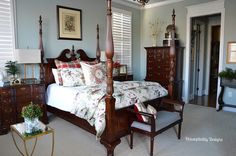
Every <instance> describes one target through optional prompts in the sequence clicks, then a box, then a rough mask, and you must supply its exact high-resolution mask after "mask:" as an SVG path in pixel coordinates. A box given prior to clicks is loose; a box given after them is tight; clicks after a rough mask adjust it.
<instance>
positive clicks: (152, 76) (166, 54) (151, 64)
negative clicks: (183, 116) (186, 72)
mask: <svg viewBox="0 0 236 156" xmlns="http://www.w3.org/2000/svg"><path fill="white" fill-rule="evenodd" d="M145 49H146V52H147V67H146V69H147V70H146V77H145V81H155V82H158V83H160V84H161V85H162V86H163V87H165V88H166V89H167V88H168V85H169V80H170V69H171V68H170V67H171V60H170V47H169V46H164V47H145ZM183 50H184V48H183V47H176V50H175V51H176V52H175V55H174V58H173V60H174V64H173V67H174V70H173V76H174V80H173V86H174V88H173V90H172V91H173V93H172V95H173V98H174V99H182V85H183V79H182V75H183ZM169 94H170V93H169Z"/></svg>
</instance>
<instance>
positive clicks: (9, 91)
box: [1, 89, 13, 97]
mask: <svg viewBox="0 0 236 156" xmlns="http://www.w3.org/2000/svg"><path fill="white" fill-rule="evenodd" d="M11 96H13V92H12V89H2V90H1V97H11Z"/></svg>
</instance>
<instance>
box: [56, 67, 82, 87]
mask: <svg viewBox="0 0 236 156" xmlns="http://www.w3.org/2000/svg"><path fill="white" fill-rule="evenodd" d="M61 77H62V81H63V86H68V87H69V86H70V87H75V86H80V85H85V83H84V75H83V71H82V69H81V68H62V69H61Z"/></svg>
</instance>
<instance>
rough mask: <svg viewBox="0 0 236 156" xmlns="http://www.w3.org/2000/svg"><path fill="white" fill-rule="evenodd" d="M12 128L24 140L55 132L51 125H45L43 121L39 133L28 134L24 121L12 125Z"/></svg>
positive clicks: (40, 123)
mask: <svg viewBox="0 0 236 156" xmlns="http://www.w3.org/2000/svg"><path fill="white" fill-rule="evenodd" d="M11 129H12V130H13V131H15V132H16V133H17V134H18V135H19V136H20V137H21V138H22V139H24V140H28V139H30V138H34V137H38V136H41V135H45V134H49V133H52V132H53V129H52V128H51V127H49V126H47V125H45V124H44V123H42V122H41V121H39V129H40V132H39V133H37V134H32V135H28V134H27V135H26V132H25V124H24V122H22V123H18V124H14V125H11Z"/></svg>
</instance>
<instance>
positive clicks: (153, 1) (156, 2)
mask: <svg viewBox="0 0 236 156" xmlns="http://www.w3.org/2000/svg"><path fill="white" fill-rule="evenodd" d="M180 1H184V0H149V2H148V3H147V4H146V5H145V7H144V8H152V7H156V6H161V5H167V4H171V3H176V2H180ZM113 2H116V3H120V4H123V5H127V6H130V7H134V8H142V7H141V4H140V3H138V2H137V1H133V0H113Z"/></svg>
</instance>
